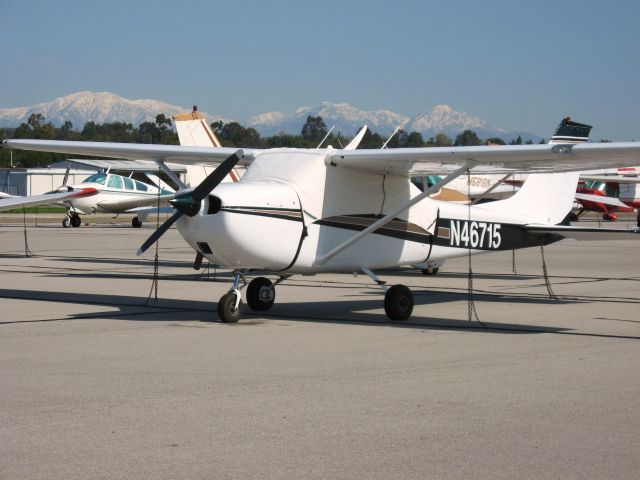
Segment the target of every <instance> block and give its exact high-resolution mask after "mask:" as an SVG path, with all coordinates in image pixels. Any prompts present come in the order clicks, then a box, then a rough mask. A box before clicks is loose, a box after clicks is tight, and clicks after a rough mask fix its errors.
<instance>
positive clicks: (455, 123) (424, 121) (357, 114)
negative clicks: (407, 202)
mask: <svg viewBox="0 0 640 480" xmlns="http://www.w3.org/2000/svg"><path fill="white" fill-rule="evenodd" d="M308 115H311V116H318V115H319V116H321V117H322V119H323V120H324V123H325V124H326V126H327V128H331V126H332V125H335V126H336V128H335V130H334V131H335V132H342V133H343V134H344V135H353V134H354V133H355V132H356V131H357V130H358V129H359V128H360V127H362V125H365V124H366V125H368V126H369V129H370V130H371V131H373V132H377V133H379V134H380V135H382V136H387V135H390V134H391V133H392V132H393V131H394V130H395V128H396V127H400V128H402V129H403V130H404V131H406V132H414V131H415V132H420V133H421V134H422V137H423V138H424V139H425V140H427V139H428V138H429V137H435V136H436V134H438V133H445V134H446V135H448V136H449V137H450V138H451V139H452V140H455V137H456V135H458V134H459V133H461V132H463V131H464V130H473V131H475V132H476V134H477V135H478V136H479V137H480V138H490V137H498V138H501V139H503V140H504V141H506V142H510V141H511V140H513V139H515V138H517V137H518V135H521V136H522V138H523V139H524V140H528V139H531V140H533V141H534V142H538V141H540V139H541V137H539V136H538V135H535V134H532V133H527V132H506V131H505V130H503V129H500V128H495V127H493V126H491V125H490V124H489V123H488V122H487V121H486V120H483V119H482V118H480V117H476V116H473V115H469V114H468V113H465V112H458V111H456V110H454V109H453V108H451V107H450V106H449V105H436V106H435V107H433V108H432V109H430V110H426V111H425V112H423V113H421V114H420V115H418V116H417V117H414V118H409V117H406V116H404V115H401V114H399V113H394V112H390V111H389V110H375V111H366V110H359V109H358V108H356V107H354V106H352V105H349V104H348V103H329V102H322V103H321V104H319V105H316V106H315V107H301V108H299V109H297V110H295V111H294V112H292V113H289V114H285V113H282V112H267V113H262V114H260V115H256V116H255V117H252V118H251V119H250V120H249V123H248V125H249V126H251V127H253V128H255V129H256V130H257V131H258V133H260V135H262V136H270V135H273V134H276V133H290V134H299V133H300V131H301V130H302V126H303V125H304V124H305V122H306V121H307V116H308Z"/></svg>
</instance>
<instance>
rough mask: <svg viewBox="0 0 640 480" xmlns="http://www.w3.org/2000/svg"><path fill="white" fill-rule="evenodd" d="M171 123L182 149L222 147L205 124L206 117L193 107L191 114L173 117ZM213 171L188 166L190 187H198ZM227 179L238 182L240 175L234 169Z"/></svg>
mask: <svg viewBox="0 0 640 480" xmlns="http://www.w3.org/2000/svg"><path fill="white" fill-rule="evenodd" d="M173 122H174V124H175V126H176V132H177V133H178V140H179V141H180V145H182V146H184V147H218V148H219V147H222V143H220V140H218V137H216V134H215V133H213V130H211V127H210V126H209V125H208V124H207V117H206V116H205V115H204V114H202V113H200V112H199V111H198V107H196V106H195V105H194V106H193V111H192V112H191V113H181V114H179V115H174V116H173ZM212 171H213V169H212V168H211V167H209V166H204V165H188V166H187V172H188V175H189V180H190V183H191V184H192V185H198V184H200V182H202V180H204V178H205V177H206V176H207V175H208V174H209V173H211V172H212ZM228 176H229V178H230V179H231V181H233V182H237V181H239V180H240V175H238V172H237V171H236V170H235V169H232V170H231V171H230V172H229V175H228Z"/></svg>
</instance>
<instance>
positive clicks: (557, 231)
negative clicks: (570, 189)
mask: <svg viewBox="0 0 640 480" xmlns="http://www.w3.org/2000/svg"><path fill="white" fill-rule="evenodd" d="M524 229H525V230H526V231H527V232H529V233H531V234H533V235H540V236H545V235H558V236H560V237H563V238H573V239H574V240H587V241H588V240H629V239H632V238H634V235H638V234H639V233H640V229H638V228H633V229H631V230H620V229H615V228H589V227H569V226H564V225H533V224H532V225H525V226H524ZM637 238H640V237H637Z"/></svg>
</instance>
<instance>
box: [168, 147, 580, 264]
mask: <svg viewBox="0 0 640 480" xmlns="http://www.w3.org/2000/svg"><path fill="white" fill-rule="evenodd" d="M326 158H328V156H327V153H326V152H321V151H308V150H306V151H303V150H294V149H278V150H271V151H268V152H265V153H263V154H260V155H258V156H257V157H256V158H255V160H254V161H253V163H252V164H251V165H250V166H249V167H248V169H247V171H246V173H245V175H244V176H243V177H242V179H241V180H240V182H238V183H227V184H221V185H219V186H218V187H216V189H215V190H214V191H213V193H212V195H211V196H210V197H209V199H208V200H205V201H204V202H202V205H201V209H200V212H199V213H198V214H197V215H195V216H193V217H188V216H186V215H185V216H183V217H181V218H180V220H178V222H177V223H176V225H177V227H178V229H179V231H180V233H181V235H182V236H183V237H184V239H185V240H186V241H187V242H188V243H189V244H190V245H191V246H192V247H193V248H194V249H195V250H196V251H198V252H200V253H202V254H203V255H204V256H205V257H206V258H208V259H209V260H210V261H212V262H213V263H216V264H218V265H222V266H225V267H229V268H232V269H257V270H266V271H272V272H287V273H302V274H312V273H318V272H330V271H332V272H345V271H346V272H352V271H357V270H359V269H361V268H371V269H379V268H389V267H394V266H398V265H413V264H419V263H423V262H426V261H428V260H434V259H444V258H452V257H456V256H463V255H467V254H468V252H469V251H470V250H472V251H473V253H483V252H488V251H492V250H505V249H511V248H521V247H523V246H532V245H536V244H538V243H539V241H538V240H537V239H534V238H529V237H528V236H527V233H526V232H525V231H524V230H523V229H522V228H521V227H522V225H523V224H525V223H527V222H528V221H529V222H530V221H532V219H531V218H530V217H526V216H524V215H522V214H519V213H517V212H514V213H505V212H504V211H501V210H500V209H497V208H496V207H495V206H472V207H469V206H467V205H456V204H451V203H448V202H441V201H436V200H433V199H430V198H425V199H424V200H422V201H420V202H418V203H417V204H415V205H414V206H413V207H411V208H410V209H408V210H406V211H405V212H403V213H402V214H400V215H398V217H397V218H395V219H394V220H393V221H391V222H390V223H388V224H386V225H384V226H383V227H382V228H380V229H378V230H376V232H375V233H374V234H372V235H368V236H366V237H364V238H363V239H362V240H360V241H359V242H357V243H356V244H354V245H353V246H351V247H349V248H347V249H346V250H345V251H343V252H342V253H340V254H338V255H336V256H335V257H333V258H331V259H330V260H329V261H328V262H326V263H325V264H323V265H321V266H320V265H317V264H316V263H315V262H316V260H317V259H318V258H319V257H321V256H322V255H324V254H325V253H326V252H328V251H330V250H331V249H333V248H334V247H336V246H338V245H339V244H341V243H343V242H344V241H346V240H348V239H349V238H350V237H352V236H353V235H354V234H355V233H357V232H358V231H361V230H363V229H364V228H366V227H367V226H369V225H371V224H372V223H373V222H374V221H376V220H377V219H379V218H381V217H382V216H384V215H385V214H387V213H389V212H391V211H393V210H394V209H396V208H397V207H398V206H401V205H404V204H406V202H407V201H409V200H410V199H411V198H413V197H415V196H417V195H419V194H420V191H419V190H418V188H416V186H415V185H413V184H412V183H411V182H410V181H409V180H408V179H407V178H406V177H403V176H396V175H379V174H373V173H363V172H361V171H354V170H351V169H345V168H336V167H333V166H331V165H328V164H327V162H325V159H326ZM574 188H575V187H574ZM213 197H215V198H213ZM497 204H499V202H496V203H495V204H490V205H497ZM470 209H471V211H472V212H473V214H472V218H473V221H469V216H470ZM539 221H540V222H544V221H545V219H540V220H539Z"/></svg>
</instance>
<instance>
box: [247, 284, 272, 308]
mask: <svg viewBox="0 0 640 480" xmlns="http://www.w3.org/2000/svg"><path fill="white" fill-rule="evenodd" d="M275 300H276V289H275V287H274V286H273V283H272V282H271V280H269V279H268V278H265V277H257V278H254V279H253V280H251V282H249V285H248V286H247V304H248V305H249V308H251V310H256V311H259V312H263V311H265V310H269V309H270V308H271V307H272V306H273V302H275Z"/></svg>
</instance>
